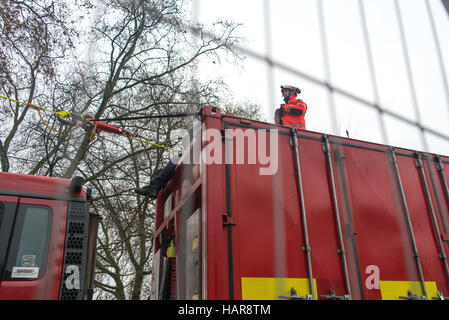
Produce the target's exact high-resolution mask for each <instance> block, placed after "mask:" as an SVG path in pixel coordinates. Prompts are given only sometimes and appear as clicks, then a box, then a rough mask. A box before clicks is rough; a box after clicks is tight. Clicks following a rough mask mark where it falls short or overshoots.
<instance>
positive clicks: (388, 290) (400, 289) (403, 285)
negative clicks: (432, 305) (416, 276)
mask: <svg viewBox="0 0 449 320" xmlns="http://www.w3.org/2000/svg"><path fill="white" fill-rule="evenodd" d="M424 285H425V286H426V291H427V299H428V300H431V299H432V297H438V289H437V284H436V282H435V281H425V282H424ZM408 292H410V293H411V294H413V295H416V296H418V297H422V296H424V293H423V290H422V288H421V282H419V281H380V293H381V295H382V300H405V299H403V298H402V299H401V298H399V297H407V296H408Z"/></svg>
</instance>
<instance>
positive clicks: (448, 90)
mask: <svg viewBox="0 0 449 320" xmlns="http://www.w3.org/2000/svg"><path fill="white" fill-rule="evenodd" d="M424 2H425V3H426V8H427V13H428V15H429V20H430V26H431V27H432V35H433V41H434V42H435V47H436V49H437V50H436V51H437V55H438V63H439V64H440V72H441V78H442V80H443V90H444V93H445V95H446V105H447V107H448V108H449V81H448V79H447V75H446V71H445V70H446V69H445V67H444V59H443V54H442V53H441V45H440V41H439V40H438V33H437V29H436V26H435V20H434V18H433V14H432V9H431V8H430V3H429V2H430V1H424Z"/></svg>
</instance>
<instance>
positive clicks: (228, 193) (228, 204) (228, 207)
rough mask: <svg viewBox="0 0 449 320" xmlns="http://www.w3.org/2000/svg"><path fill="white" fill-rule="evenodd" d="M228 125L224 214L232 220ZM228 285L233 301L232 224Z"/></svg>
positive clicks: (229, 227) (229, 241)
mask: <svg viewBox="0 0 449 320" xmlns="http://www.w3.org/2000/svg"><path fill="white" fill-rule="evenodd" d="M227 129H228V125H227V124H226V123H225V139H224V142H225V162H226V164H225V167H226V169H225V170H226V213H227V215H228V217H229V218H232V209H231V205H232V201H231V168H230V163H231V162H230V160H229V148H230V145H229V142H228V140H227V139H226V130H227ZM227 228H228V272H229V278H228V285H229V300H234V259H233V245H232V224H228V226H227Z"/></svg>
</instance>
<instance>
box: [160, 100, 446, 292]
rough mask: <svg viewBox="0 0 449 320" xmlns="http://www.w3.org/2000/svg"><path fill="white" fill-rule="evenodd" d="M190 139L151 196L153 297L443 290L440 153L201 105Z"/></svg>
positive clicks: (443, 184)
mask: <svg viewBox="0 0 449 320" xmlns="http://www.w3.org/2000/svg"><path fill="white" fill-rule="evenodd" d="M275 130H277V131H275ZM216 132H219V133H220V134H221V136H220V135H217V134H216ZM271 132H276V133H277V136H276V139H275V140H270V134H271ZM193 136H194V137H193V141H192V143H191V147H190V150H189V151H188V152H187V153H185V154H184V156H183V160H182V161H181V162H180V163H179V164H178V166H177V168H176V171H175V175H174V177H173V178H172V180H171V181H170V182H169V184H168V185H167V186H166V188H165V189H164V190H162V191H161V192H160V193H159V195H158V199H157V208H156V224H155V235H154V247H153V248H154V261H153V264H154V266H153V272H154V275H153V298H155V299H173V298H176V299H367V300H370V299H373V300H378V299H387V300H389V299H429V300H430V299H445V298H447V297H448V296H449V270H448V264H447V255H448V253H449V242H448V240H449V233H448V229H449V192H448V187H447V179H449V157H446V156H438V155H435V154H429V153H422V152H416V151H413V150H407V149H402V148H393V147H390V146H386V145H381V144H374V143H369V142H364V141H358V140H354V139H347V138H342V137H336V136H331V135H326V134H322V133H317V132H311V131H305V130H301V131H292V130H291V129H290V128H287V127H283V126H277V125H272V124H268V123H264V122H258V121H251V120H247V119H242V118H239V117H233V116H226V115H222V114H221V112H220V110H219V109H216V108H212V107H204V109H203V114H202V116H201V130H200V132H199V133H197V134H193ZM251 139H253V140H252V141H251ZM217 140H218V141H217ZM295 141H296V142H295ZM218 142H219V143H218ZM274 143H276V145H277V148H275V146H274ZM296 143H297V146H298V147H297V148H296ZM212 145H213V148H212V147H211V146H212ZM217 145H219V147H217ZM242 146H244V148H243V149H242ZM264 147H265V150H262V151H264V152H265V155H269V154H270V152H271V155H272V156H274V155H275V153H276V154H277V159H276V161H277V166H275V165H273V168H274V169H276V170H273V173H272V174H267V173H266V172H265V174H261V172H263V169H265V170H266V169H267V167H268V166H269V165H272V163H271V164H269V163H268V162H267V161H266V159H265V160H264V158H263V157H262V156H260V152H261V150H260V149H263V148H264ZM242 150H244V151H243V153H244V157H243V159H244V161H241V160H242V158H240V160H239V157H240V156H242V154H241V152H242ZM239 152H240V154H239ZM254 154H257V155H258V156H257V157H256V161H254ZM251 157H253V158H251ZM193 158H196V159H197V160H199V161H194V160H192V159H193ZM212 158H214V159H215V161H212V160H211V159H212ZM219 158H221V160H222V161H217V159H219ZM186 159H189V161H187V160H186ZM251 159H252V160H251ZM260 160H264V161H260ZM273 168H272V169H273ZM261 169H262V171H261ZM170 243H173V244H174V246H175V247H176V255H174V254H173V253H171V254H168V255H167V254H166V251H167V247H170ZM172 249H173V248H172ZM168 251H169V252H173V250H168ZM174 262H175V263H174Z"/></svg>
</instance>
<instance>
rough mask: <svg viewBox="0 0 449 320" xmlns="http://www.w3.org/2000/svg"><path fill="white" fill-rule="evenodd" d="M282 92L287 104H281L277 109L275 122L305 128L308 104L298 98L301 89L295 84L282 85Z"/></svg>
mask: <svg viewBox="0 0 449 320" xmlns="http://www.w3.org/2000/svg"><path fill="white" fill-rule="evenodd" d="M281 93H282V96H283V98H284V102H285V104H281V107H280V108H279V109H276V111H275V113H274V122H275V123H276V124H280V125H283V126H287V127H291V128H295V129H301V130H305V129H306V120H305V115H306V112H307V104H306V103H305V102H304V101H302V100H301V99H297V98H296V97H297V95H298V94H300V93H301V90H300V89H299V88H297V87H293V86H281Z"/></svg>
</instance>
